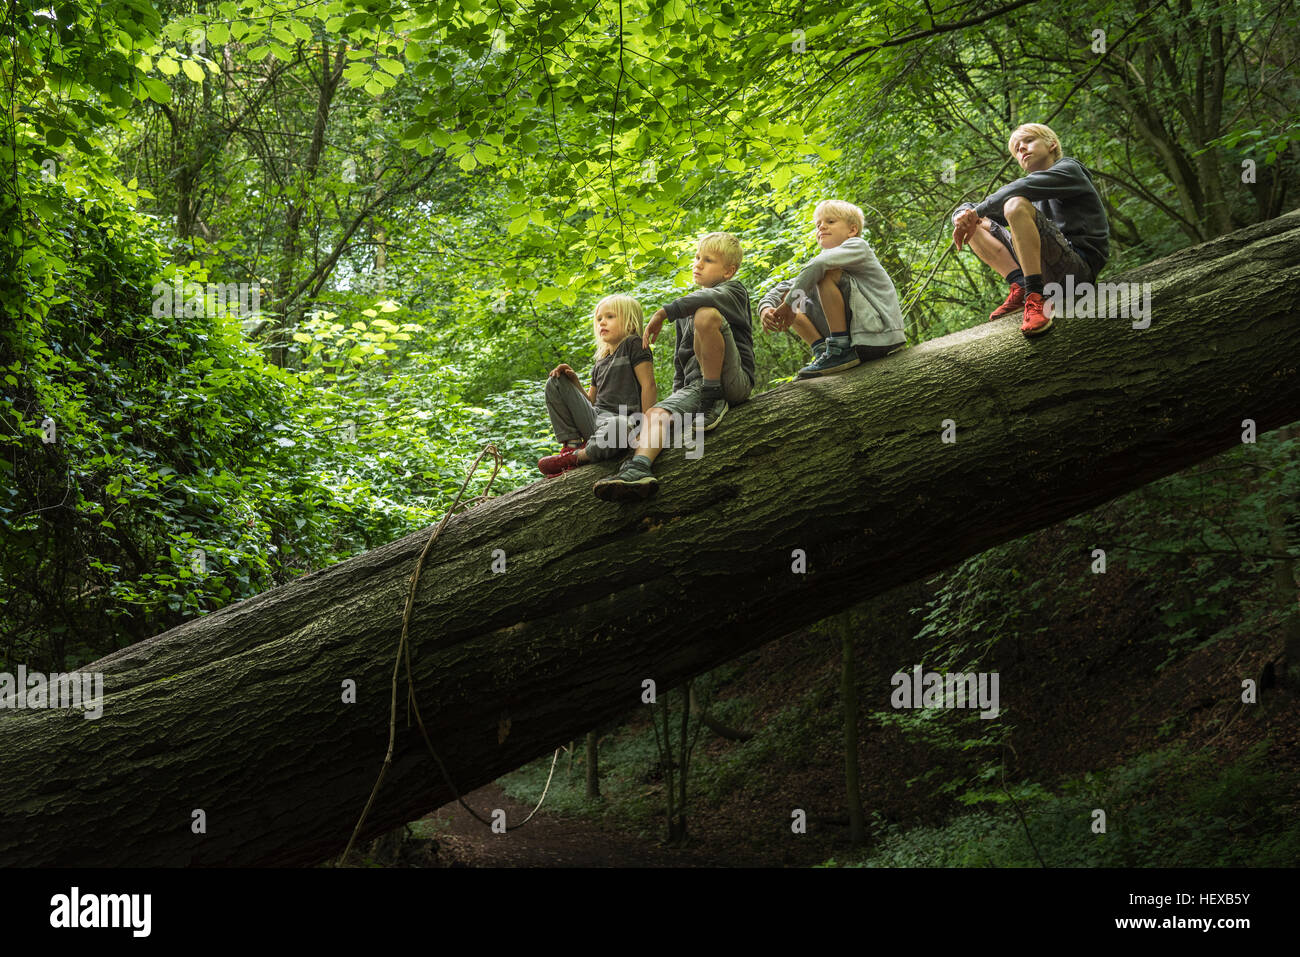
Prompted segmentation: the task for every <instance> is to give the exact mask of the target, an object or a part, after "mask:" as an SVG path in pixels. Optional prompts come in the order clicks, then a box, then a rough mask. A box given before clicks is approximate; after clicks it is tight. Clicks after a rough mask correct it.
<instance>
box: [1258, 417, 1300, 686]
mask: <svg viewBox="0 0 1300 957" xmlns="http://www.w3.org/2000/svg"><path fill="white" fill-rule="evenodd" d="M1298 432H1300V430H1297V429H1279V430H1278V433H1277V434H1278V437H1279V438H1280V439H1282V440H1288V439H1293V438H1295V437H1296V436H1297V433H1298ZM1264 517H1265V520H1266V521H1267V522H1268V544H1269V550H1270V551H1271V552H1273V554H1275V555H1285V554H1289V553H1288V551H1287V549H1288V548H1289V547H1290V545H1291V543H1290V536H1289V535H1288V533H1287V522H1286V508H1285V505H1284V504H1283V502H1282V498H1281V496H1279V495H1277V494H1274V495H1271V496H1269V498H1268V500H1267V502H1266V504H1265V506H1264ZM1295 573H1296V563H1295V560H1294V559H1290V558H1288V559H1284V560H1282V561H1277V562H1274V563H1273V594H1274V595H1275V596H1276V599H1277V605H1278V610H1279V614H1280V615H1281V617H1282V638H1283V648H1282V674H1281V675H1279V676H1278V677H1279V678H1280V679H1281V683H1282V686H1283V687H1284V688H1286V689H1287V690H1288V691H1290V692H1291V693H1292V694H1297V693H1300V591H1297V589H1296V577H1295Z"/></svg>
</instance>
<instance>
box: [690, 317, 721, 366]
mask: <svg viewBox="0 0 1300 957" xmlns="http://www.w3.org/2000/svg"><path fill="white" fill-rule="evenodd" d="M724 322H726V320H725V319H723V318H722V313H720V312H718V310H716V309H714V308H713V307H712V306H707V307H705V308H704V309H697V310H696V311H695V321H694V326H695V358H697V359H699V360H700V376H701V377H702V378H705V379H721V378H722V359H723V356H724V355H726V351H727V343H726V341H725V340H724V339H723V338H722V324H723V323H724Z"/></svg>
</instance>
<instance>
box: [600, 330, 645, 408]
mask: <svg viewBox="0 0 1300 957" xmlns="http://www.w3.org/2000/svg"><path fill="white" fill-rule="evenodd" d="M653 361H654V356H653V355H652V354H651V352H650V350H649V349H647V348H646V347H645V344H644V343H643V342H642V341H641V337H640V336H628V337H627V338H626V339H624V340H623V341H622V342H620V343H619V344H618V348H617V349H615V350H614V351H613V353H611V354H610V355H607V356H605V358H603V359H597V360H596V365H595V368H593V369H592V372H591V381H592V382H594V383H596V403H595V405H596V408H597V409H600V410H602V411H604V412H613V413H615V414H618V412H619V406H620V405H621V406H623V407H624V409H623V411H625V412H627V413H632V412H644V411H645V410H644V409H642V408H641V383H640V382H638V381H637V378H636V371H635V369H636V367H637V366H638V365H640V364H641V363H642V362H653Z"/></svg>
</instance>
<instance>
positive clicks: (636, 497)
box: [592, 459, 659, 502]
mask: <svg viewBox="0 0 1300 957" xmlns="http://www.w3.org/2000/svg"><path fill="white" fill-rule="evenodd" d="M658 490H659V480H658V479H657V478H655V477H654V473H653V472H651V471H650V470H649V469H648V468H644V467H642V466H641V465H639V464H637V463H636V462H635V461H634V460H633V459H628V460H627V461H626V462H624V463H623V467H622V468H621V469H619V470H618V474H617V475H611V476H610V477H609V478H603V479H601V480H600V481H599V482H597V483H596V484H595V485H593V486H592V491H594V492H595V493H596V498H598V499H600V500H601V501H604V502H635V501H640V500H641V499H643V498H649V497H650V496H651V495H653V494H654V493H655V492H657V491H658Z"/></svg>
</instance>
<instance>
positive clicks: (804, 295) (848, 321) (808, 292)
mask: <svg viewBox="0 0 1300 957" xmlns="http://www.w3.org/2000/svg"><path fill="white" fill-rule="evenodd" d="M813 224H814V225H815V226H816V228H817V242H818V244H819V245H820V246H821V247H822V251H821V252H820V253H818V254H817V255H816V256H814V257H813V258H812V259H811V260H809V262H808V265H806V266H804V268H803V270H802V271H801V272H800V273H799V275H798V276H797V277H796V278H794V279H792V280H786V281H785V282H781V283H777V285H775V286H773V287H772V289H771V290H769V291H768V293H767V295H765V296H764V297H763V299H762V300H761V301H760V302H759V304H758V316H759V318H760V319H762V320H763V328H764V329H765V330H767V331H768V332H781V331H784V330H786V329H789V328H791V327H793V329H794V332H795V334H796V335H797V336H799V338H800V339H802V340H803V341H804V342H806V343H807V344H808V345H809V346H811V347H812V352H813V361H812V362H811V363H810V364H808V365H806V366H804V367H803V368H802V369H800V370H799V378H800V379H811V378H814V377H816V376H823V375H834V374H835V373H838V372H846V371H848V370H849V369H852V368H853V367H854V366H856V365H858V363H859V362H865V361H867V360H870V359H878V358H880V357H881V356H885V355H888V354H889V353H891V352H896V351H898V350H899V349H901V348H902V347H903V344H904V342H905V337H904V335H903V312H902V310H901V309H900V308H899V306H898V293H897V291H896V290H895V289H894V283H893V280H891V279H890V278H889V274H888V273H886V272H885V269H884V267H883V266H881V265H880V260H878V259H877V258H876V254H875V253H874V252H872V250H871V246H869V245H868V244H867V241H866V240H865V239H863V238H862V230H863V228H864V226H865V224H866V221H865V218H864V217H863V215H862V210H861V209H859V208H858V207H857V206H854V205H853V204H852V203H846V202H843V201H841V200H835V199H828V200H825V201H823V202H821V203H818V204H817V208H816V209H814V210H813Z"/></svg>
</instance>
